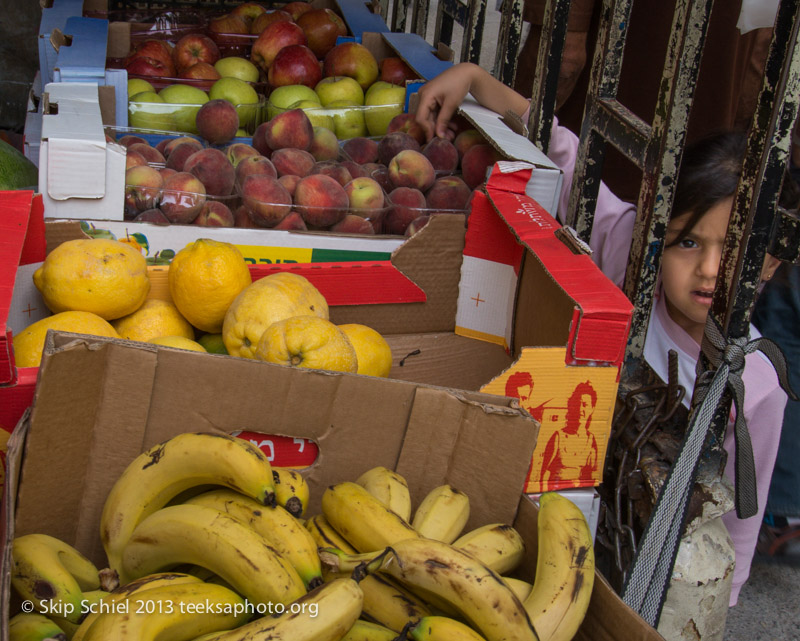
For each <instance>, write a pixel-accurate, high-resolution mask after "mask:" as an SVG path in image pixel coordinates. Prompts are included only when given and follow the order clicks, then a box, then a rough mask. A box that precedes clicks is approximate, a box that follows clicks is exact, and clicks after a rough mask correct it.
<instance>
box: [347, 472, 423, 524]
mask: <svg viewBox="0 0 800 641" xmlns="http://www.w3.org/2000/svg"><path fill="white" fill-rule="evenodd" d="M356 483H358V484H359V485H360V486H361V487H363V488H364V489H366V490H367V492H369V493H370V494H372V496H374V497H375V498H376V499H378V500H379V501H380V502H381V503H383V504H384V505H385V506H386V507H388V508H389V509H390V510H391V511H392V512H394V513H395V514H397V515H398V516H399V517H400V518H401V519H403V520H405V521H410V520H411V495H410V493H409V491H408V483H407V482H406V480H405V479H404V478H403V477H402V476H400V475H399V474H398V473H397V472H395V471H394V470H390V469H388V468H385V467H382V466H380V465H379V466H378V467H373V468H372V469H370V470H367V471H366V472H364V473H363V474H362V475H361V476H359V477H358V478H357V479H356Z"/></svg>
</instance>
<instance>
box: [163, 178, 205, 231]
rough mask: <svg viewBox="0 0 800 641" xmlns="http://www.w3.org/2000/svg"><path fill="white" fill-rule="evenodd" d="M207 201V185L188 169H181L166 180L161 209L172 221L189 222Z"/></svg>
mask: <svg viewBox="0 0 800 641" xmlns="http://www.w3.org/2000/svg"><path fill="white" fill-rule="evenodd" d="M205 202H206V188H205V185H203V183H202V182H201V181H200V179H199V178H197V177H196V176H195V175H193V174H190V173H189V172H188V171H179V172H178V173H176V174H174V175H172V176H170V177H169V178H167V179H166V180H165V181H164V189H163V191H162V196H161V204H160V205H159V207H160V209H161V211H162V212H163V213H164V216H166V218H167V220H169V222H171V223H178V224H184V225H185V224H188V223H191V222H192V221H193V220H194V219H195V218H197V216H198V215H199V214H200V211H201V210H202V209H203V205H204V204H205Z"/></svg>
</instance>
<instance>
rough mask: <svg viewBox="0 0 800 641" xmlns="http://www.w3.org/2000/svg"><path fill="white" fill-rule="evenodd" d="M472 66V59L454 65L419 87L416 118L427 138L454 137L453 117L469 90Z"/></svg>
mask: <svg viewBox="0 0 800 641" xmlns="http://www.w3.org/2000/svg"><path fill="white" fill-rule="evenodd" d="M473 66H474V65H472V64H471V63H461V64H457V65H454V66H453V67H450V68H449V69H447V70H446V71H443V72H442V73H440V74H439V75H438V76H436V77H435V78H433V79H431V80H429V81H428V82H427V83H425V84H424V85H423V86H422V87H421V88H420V90H419V92H418V93H419V104H418V106H417V111H416V113H415V116H414V118H415V120H416V121H417V122H418V123H419V124H420V125H421V126H422V128H423V129H424V131H425V136H426V138H427V139H428V140H430V139H431V138H433V137H434V136H438V137H440V138H448V139H452V138H453V130H452V129H450V127H449V124H450V119H451V118H452V117H453V115H454V114H455V113H456V110H457V109H458V107H459V106H460V105H461V103H462V102H463V100H464V98H465V97H466V95H467V94H468V93H469V91H470V88H471V85H472V77H473V74H472V67H473Z"/></svg>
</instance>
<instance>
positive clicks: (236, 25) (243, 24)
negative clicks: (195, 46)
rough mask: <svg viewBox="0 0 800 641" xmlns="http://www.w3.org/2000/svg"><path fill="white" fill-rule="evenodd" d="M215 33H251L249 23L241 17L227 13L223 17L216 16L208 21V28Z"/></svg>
mask: <svg viewBox="0 0 800 641" xmlns="http://www.w3.org/2000/svg"><path fill="white" fill-rule="evenodd" d="M206 28H207V29H208V30H209V31H211V32H213V33H249V32H250V29H249V28H248V25H247V21H246V20H245V19H244V18H242V17H241V16H237V15H234V14H232V13H226V14H225V15H222V16H216V17H214V18H211V19H210V20H209V21H208V25H207V27H206Z"/></svg>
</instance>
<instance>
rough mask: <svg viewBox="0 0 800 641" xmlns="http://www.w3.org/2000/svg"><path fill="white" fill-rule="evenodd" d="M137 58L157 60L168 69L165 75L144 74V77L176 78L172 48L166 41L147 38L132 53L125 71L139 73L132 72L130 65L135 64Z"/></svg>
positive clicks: (126, 61) (128, 57) (125, 64)
mask: <svg viewBox="0 0 800 641" xmlns="http://www.w3.org/2000/svg"><path fill="white" fill-rule="evenodd" d="M136 58H146V59H149V60H157V61H158V62H160V63H161V64H162V65H163V67H164V68H165V69H166V73H163V74H144V75H163V76H174V75H175V63H174V61H173V60H172V46H171V45H170V44H169V43H168V42H166V41H164V40H158V39H156V38H147V39H146V40H143V41H142V42H140V43H139V44H138V45H136V47H135V48H134V49H133V51H131V52H130V53H129V54H128V55H127V57H126V58H125V61H124V63H123V66H124V67H125V69H128V73H137V74H138V73H139V72H138V71H130V68H129V64H130V63H132V62H133V60H135V59H136Z"/></svg>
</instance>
